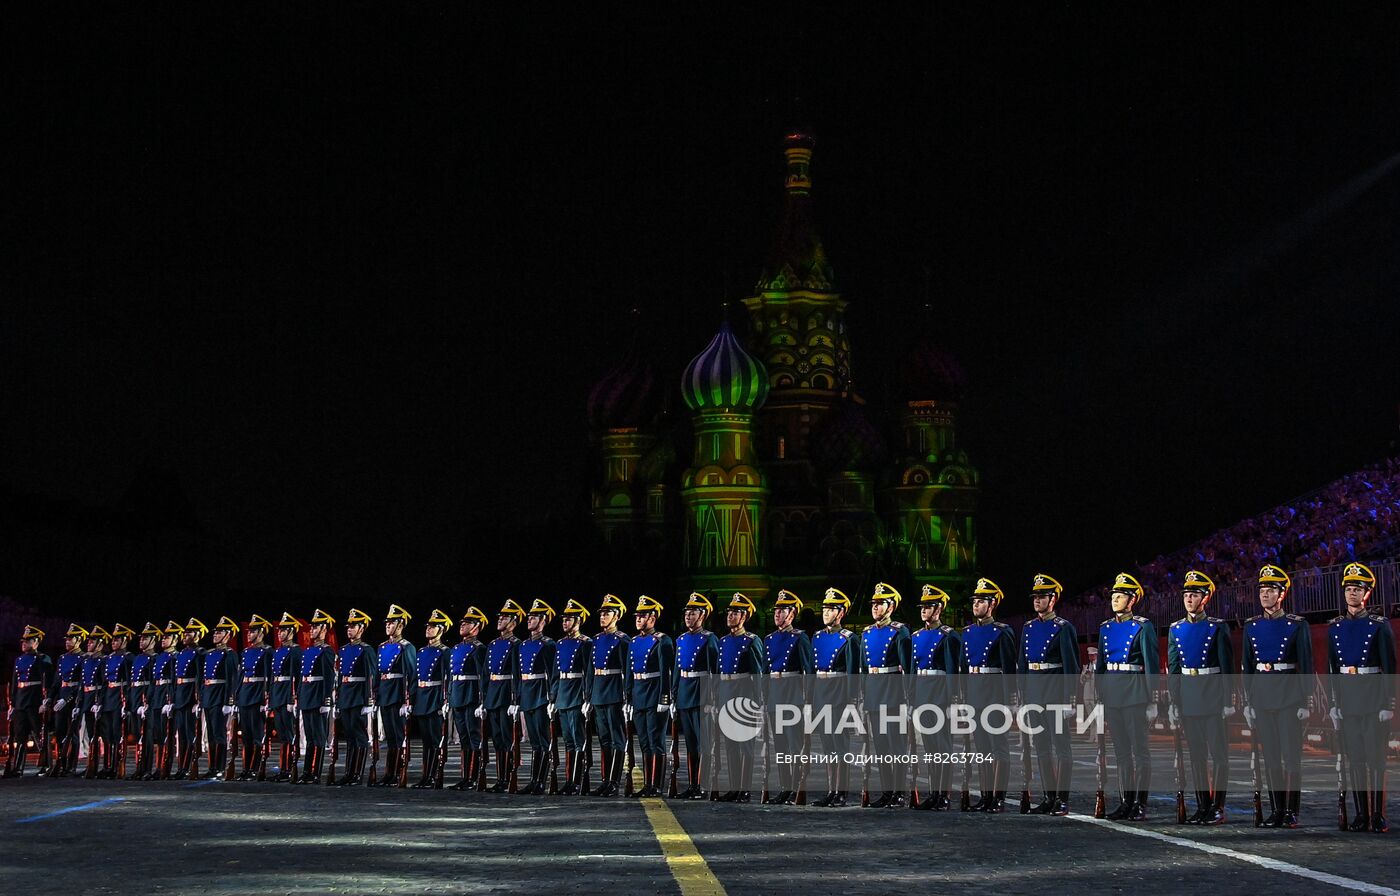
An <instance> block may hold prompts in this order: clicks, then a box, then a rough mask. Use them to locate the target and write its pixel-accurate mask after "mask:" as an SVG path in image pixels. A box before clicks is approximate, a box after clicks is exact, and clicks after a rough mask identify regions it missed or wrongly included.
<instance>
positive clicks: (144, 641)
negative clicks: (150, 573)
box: [126, 622, 165, 781]
mask: <svg viewBox="0 0 1400 896" xmlns="http://www.w3.org/2000/svg"><path fill="white" fill-rule="evenodd" d="M164 634H165V633H164V632H162V631H161V630H160V626H158V625H156V624H155V623H154V622H147V623H146V625H145V626H144V627H143V628H142V629H141V637H140V638H139V639H138V640H137V646H138V647H140V648H141V652H140V653H138V654H136V655H135V656H133V657H132V658H131V690H130V695H129V696H128V698H127V701H126V728H127V730H128V731H133V732H135V733H136V767H135V768H134V769H132V771H131V774H129V775H127V776H126V779H127V780H128V781H144V780H146V776H147V775H148V774H150V771H151V769H153V768H154V767H155V744H154V743H153V742H152V740H151V738H150V732H149V731H148V730H147V724H146V719H147V718H148V717H149V716H152V715H155V716H159V715H160V710H155V711H154V712H152V711H151V702H150V701H151V682H152V681H153V680H154V678H153V675H152V673H153V672H154V670H155V660H156V648H158V647H159V646H160V641H161V637H162V636H163V635H164ZM162 705H163V704H162Z"/></svg>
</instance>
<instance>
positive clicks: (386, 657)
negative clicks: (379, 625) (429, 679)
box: [377, 641, 418, 706]
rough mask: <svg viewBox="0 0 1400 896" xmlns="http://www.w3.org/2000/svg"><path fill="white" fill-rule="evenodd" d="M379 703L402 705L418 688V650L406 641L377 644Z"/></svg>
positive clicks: (381, 704) (382, 704)
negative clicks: (405, 698)
mask: <svg viewBox="0 0 1400 896" xmlns="http://www.w3.org/2000/svg"><path fill="white" fill-rule="evenodd" d="M378 659H379V688H378V691H377V693H378V695H379V705H380V706H402V705H403V703H404V697H405V695H407V697H408V699H410V700H411V699H413V692H414V691H416V690H418V686H417V681H418V650H417V648H415V647H414V646H413V645H412V644H410V643H408V642H407V641H385V642H384V643H383V644H380V645H379V652H378Z"/></svg>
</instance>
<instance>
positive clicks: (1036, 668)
mask: <svg viewBox="0 0 1400 896" xmlns="http://www.w3.org/2000/svg"><path fill="white" fill-rule="evenodd" d="M1064 667H1065V664H1064V663H1026V668H1027V669H1029V670H1031V671H1032V672H1044V671H1045V670H1046V669H1063V668H1064Z"/></svg>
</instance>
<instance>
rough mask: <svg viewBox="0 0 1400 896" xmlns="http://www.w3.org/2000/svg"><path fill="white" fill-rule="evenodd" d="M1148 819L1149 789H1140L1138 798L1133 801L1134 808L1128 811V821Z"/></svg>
mask: <svg viewBox="0 0 1400 896" xmlns="http://www.w3.org/2000/svg"><path fill="white" fill-rule="evenodd" d="M1146 820H1147V791H1146V790H1139V791H1138V792H1137V799H1135V800H1134V801H1133V810H1132V811H1131V812H1129V813H1128V821H1146Z"/></svg>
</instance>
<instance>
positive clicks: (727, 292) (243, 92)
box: [0, 3, 1400, 597]
mask: <svg viewBox="0 0 1400 896" xmlns="http://www.w3.org/2000/svg"><path fill="white" fill-rule="evenodd" d="M847 6H848V7H850V9H849V11H845V12H825V13H822V12H818V11H817V10H816V8H815V7H814V6H813V5H788V6H779V7H778V8H775V9H773V10H765V11H761V12H757V11H752V10H749V11H738V10H727V11H726V10H717V9H712V8H707V10H706V11H705V12H704V13H700V12H695V11H693V10H694V8H693V7H687V10H688V11H687V12H684V13H675V12H671V11H663V8H662V7H656V8H653V9H652V11H650V12H649V13H647V14H645V15H642V14H637V13H610V12H608V11H606V10H602V9H598V8H593V7H589V8H587V9H580V10H575V11H573V12H569V13H566V14H563V15H562V16H561V15H560V14H554V13H551V14H545V13H544V12H543V11H541V12H540V13H538V14H535V15H530V16H528V17H527V16H525V15H523V14H510V15H508V16H507V14H505V13H502V14H500V15H501V16H502V17H499V18H498V17H492V16H491V15H488V14H485V13H483V12H481V11H477V12H475V13H473V14H472V15H471V16H469V17H467V16H459V15H457V14H448V13H445V12H433V11H431V8H429V7H425V6H421V5H414V6H412V7H411V9H412V11H400V12H394V13H384V12H375V11H373V10H372V9H371V8H370V7H367V6H359V5H343V6H337V7H335V8H334V9H332V8H330V7H327V8H325V9H324V10H323V11H322V12H321V13H317V14H312V13H309V12H305V11H303V12H291V11H288V10H287V9H279V10H278V11H276V12H272V11H264V12H248V11H236V12H235V11H228V12H225V13H222V15H223V16H224V17H223V18H211V17H210V15H211V14H210V12H209V11H208V10H205V11H203V12H200V13H194V12H189V11H184V10H181V9H180V8H177V7H171V8H167V9H164V10H163V11H159V12H155V11H150V12H147V13H146V14H144V15H143V17H141V18H139V19H128V18H115V17H114V18H109V19H101V18H94V17H93V16H92V14H91V13H90V12H84V13H83V14H82V15H81V16H79V15H78V14H77V13H74V14H73V18H71V19H70V20H66V21H65V20H61V19H51V20H48V21H45V22H42V23H39V22H36V23H33V24H32V26H31V27H32V30H28V31H26V32H25V33H24V34H22V35H15V37H16V39H17V40H18V42H19V43H22V44H25V49H24V51H23V53H22V55H21V61H22V62H23V63H24V64H23V65H22V66H21V67H20V68H21V69H22V71H23V74H22V75H19V76H17V78H18V79H17V80H13V79H12V81H11V87H10V90H9V91H8V92H9V93H10V94H11V97H12V100H16V101H17V102H13V103H12V104H11V109H10V114H9V115H7V118H8V119H9V120H10V124H11V126H10V127H8V128H7V129H6V130H7V132H8V137H7V143H9V146H8V147H7V149H6V151H5V155H6V158H7V160H8V162H9V164H7V166H6V168H7V175H8V176H7V178H6V181H7V187H8V189H7V190H6V191H5V192H6V202H5V210H4V222H5V232H4V234H3V237H4V243H5V245H6V247H7V252H6V257H7V261H8V263H7V264H5V265H4V266H3V277H4V280H3V284H2V285H0V288H3V292H4V295H5V303H4V306H5V311H4V318H3V326H2V327H0V412H3V417H0V419H3V420H4V439H3V454H2V455H0V479H3V480H4V481H5V482H7V483H8V484H9V485H10V486H12V487H13V488H15V489H17V490H20V491H27V492H33V493H38V494H42V495H50V496H54V497H66V498H73V499H76V500H78V501H81V502H85V503H92V504H100V503H106V502H111V501H114V500H115V499H116V497H117V496H118V495H120V494H121V492H122V491H123V489H125V488H126V486H127V484H128V483H129V482H130V481H131V478H132V476H133V473H134V471H135V469H136V467H137V465H138V464H140V463H143V462H159V463H165V464H169V465H172V466H173V467H174V468H175V469H177V470H178V472H179V475H180V478H181V481H182V482H183V484H184V487H185V489H186V491H187V492H188V494H189V496H190V498H191V500H192V501H193V503H194V505H195V508H196V510H197V512H198V514H199V517H200V519H201V520H202V522H203V523H204V525H206V526H207V527H208V528H209V529H210V530H211V531H212V532H214V533H215V534H216V535H217V537H218V538H219V540H220V541H221V542H222V543H223V544H224V546H225V547H226V548H227V549H228V550H229V552H230V553H231V555H232V558H233V560H232V568H231V571H230V572H231V579H230V585H231V586H233V587H238V588H251V589H270V590H302V591H309V592H324V593H327V594H341V595H347V596H354V597H358V596H365V597H375V596H386V595H395V594H405V593H414V592H416V591H423V590H433V589H444V588H451V589H462V590H465V591H467V592H468V593H471V592H473V591H474V590H476V589H477V585H478V584H479V582H480V581H491V582H496V581H499V577H500V575H501V570H499V569H496V568H493V564H495V563H496V562H497V558H495V557H493V556H490V555H482V554H475V553H474V552H473V548H472V546H471V545H470V544H468V545H467V547H466V549H465V552H464V547H463V545H464V542H466V540H467V539H468V533H469V532H470V531H472V527H473V526H474V525H475V526H478V527H479V526H480V525H481V524H482V523H491V524H493V525H498V526H500V527H502V528H506V529H509V528H511V527H518V526H522V525H525V524H529V523H532V522H537V521H538V520H540V519H541V518H542V517H544V516H545V515H547V514H551V513H553V514H557V515H560V516H568V515H569V514H575V513H577V510H578V508H579V507H580V506H581V504H582V502H583V501H585V500H586V489H587V484H588V483H587V476H586V473H585V462H586V454H585V452H586V448H587V440H586V434H585V421H584V402H585V397H586V395H587V392H588V388H589V385H590V384H591V383H592V382H593V381H594V380H595V379H596V378H597V377H598V376H599V375H601V374H602V373H603V372H604V371H605V370H606V369H607V367H608V366H609V365H610V363H614V362H615V361H616V360H617V358H618V356H619V354H620V353H621V352H623V351H624V350H625V349H626V347H627V345H628V342H629V340H630V338H631V324H630V323H629V315H628V314H627V311H628V309H629V308H631V307H633V306H636V307H638V308H640V309H641V312H642V320H643V323H642V332H643V334H644V336H645V339H646V340H647V344H648V346H649V348H650V350H651V352H652V353H653V356H654V357H655V358H656V359H657V362H658V363H659V364H660V365H662V367H663V368H664V369H665V370H666V371H667V373H666V375H667V377H668V378H669V379H673V380H674V379H678V375H679V371H680V369H681V368H682V367H683V365H684V364H685V362H686V361H687V360H688V359H689V358H690V357H691V356H692V355H694V354H695V353H696V352H698V351H699V350H700V349H701V348H702V347H703V346H704V345H705V344H706V342H707V341H708V340H709V338H710V337H711V335H712V334H713V333H714V330H715V329H716V327H717V326H718V324H719V322H720V319H721V314H722V311H721V307H722V303H723V302H724V301H725V300H726V299H728V300H731V301H737V300H738V299H740V298H742V297H743V296H745V295H747V294H748V293H749V290H750V289H751V287H752V285H753V283H754V281H755V280H756V278H757V274H758V268H759V264H760V262H761V259H762V255H763V253H764V251H765V249H766V248H767V245H768V242H769V239H770V236H771V233H772V231H773V228H774V226H775V224H776V221H777V218H778V215H779V212H780V209H781V201H782V186H781V185H782V176H783V161H782V156H781V152H780V139H781V136H782V134H783V133H785V131H786V130H787V129H788V128H790V127H791V126H792V125H793V124H794V123H798V122H801V123H805V124H809V125H810V126H812V127H813V128H814V129H815V133H816V135H817V139H818V144H817V148H816V154H815V157H814V161H813V167H812V174H813V178H814V183H815V189H814V196H815V198H816V201H817V206H818V210H819V215H820V230H821V233H822V235H823V237H824V241H825V244H826V248H827V251H828V253H829V255H830V257H831V258H832V261H833V265H834V267H835V271H836V276H837V283H838V286H839V288H840V289H841V291H842V293H843V295H844V297H845V298H846V299H847V300H848V301H849V303H850V305H849V312H848V324H849V327H850V331H851V333H852V338H853V342H854V347H853V351H854V362H853V366H854V373H855V380H856V386H857V389H858V390H859V391H861V392H862V393H863V394H865V395H866V396H867V397H868V398H869V399H870V400H871V402H872V404H873V405H875V406H877V407H878V406H880V405H882V404H883V403H884V402H885V401H886V400H887V399H888V395H887V393H886V390H885V386H884V383H885V382H887V381H888V380H889V376H888V371H889V369H890V367H891V365H892V364H893V363H894V362H895V360H896V359H897V358H898V356H899V354H900V352H901V351H902V350H903V348H904V347H905V346H906V345H907V344H908V342H909V340H910V338H911V336H912V335H914V334H915V333H916V332H917V331H918V328H920V327H923V326H928V327H930V328H931V329H932V331H933V332H934V334H935V335H936V336H937V337H938V338H939V339H940V340H941V341H942V343H943V344H944V345H945V346H946V347H947V348H948V349H949V350H951V351H952V352H954V353H955V354H957V355H958V356H959V357H960V358H961V359H962V362H963V364H964V366H965V367H966V368H967V370H968V374H969V380H970V384H971V394H970V397H969V400H968V402H967V403H966V406H965V408H964V412H963V424H962V429H961V434H962V440H963V445H964V447H966V448H967V449H968V451H969V452H970V453H971V455H972V459H973V462H974V463H975V464H976V465H977V466H979V468H980V469H981V471H982V474H983V486H984V503H983V509H982V513H981V516H980V526H981V530H980V531H981V550H982V557H983V561H984V572H986V573H987V574H989V575H991V576H993V577H994V578H997V579H998V580H1000V581H1002V583H1003V584H1004V585H1005V584H1007V582H1016V581H1021V580H1028V579H1029V577H1030V575H1031V573H1033V572H1035V571H1037V570H1039V569H1044V570H1046V571H1050V572H1052V573H1055V574H1057V575H1058V576H1059V577H1060V578H1061V580H1062V581H1064V582H1065V583H1066V585H1067V586H1070V587H1071V588H1077V587H1083V586H1088V585H1092V584H1097V583H1099V581H1100V580H1102V579H1103V578H1104V577H1106V576H1111V575H1112V573H1113V572H1115V571H1117V569H1119V568H1122V567H1125V566H1128V565H1130V564H1132V563H1133V562H1135V561H1145V560H1148V559H1151V558H1152V557H1153V556H1155V555H1157V554H1158V553H1164V552H1167V551H1170V550H1172V549H1174V548H1177V547H1180V546H1182V545H1183V544H1185V543H1187V542H1189V541H1191V540H1194V539H1195V538H1196V537H1199V536H1202V535H1205V534H1208V533H1209V532H1211V531H1213V530H1214V529H1216V528H1218V527H1220V526H1223V525H1226V524H1228V523H1230V522H1233V521H1234V520H1236V519H1239V518H1240V517H1242V516H1246V515H1250V514H1253V513H1256V512H1258V511H1259V510H1262V509H1264V508H1266V507H1269V506H1272V505H1274V504H1276V503H1279V502H1281V501H1283V500H1286V499H1288V498H1291V497H1293V496H1295V495H1298V494H1300V493H1302V492H1306V491H1309V490H1311V489H1312V488H1314V487H1316V486H1318V485H1321V484H1323V483H1325V482H1326V481H1328V480H1330V479H1333V478H1335V477H1337V476H1338V475H1340V474H1343V473H1345V472H1348V471H1350V470H1353V469H1356V468H1357V467H1359V466H1361V465H1363V464H1365V463H1367V462H1370V461H1373V460H1375V459H1377V458H1379V457H1381V456H1383V455H1384V454H1385V453H1386V452H1387V451H1389V450H1391V445H1392V443H1393V442H1394V440H1395V438H1396V423H1397V406H1398V405H1400V364H1397V360H1396V359H1397V355H1396V349H1395V337H1396V334H1397V333H1400V311H1397V308H1400V302H1397V300H1396V297H1397V294H1398V293H1400V253H1398V252H1397V248H1400V247H1397V237H1398V236H1400V227H1397V207H1398V205H1400V171H1391V170H1390V169H1389V168H1388V167H1386V166H1387V165H1388V164H1394V157H1395V155H1396V153H1398V152H1400V115H1397V111H1400V63H1397V58H1396V54H1395V46H1396V35H1397V34H1400V29H1398V28H1397V25H1400V19H1397V18H1395V17H1394V16H1393V15H1392V16H1387V15H1385V14H1382V13H1365V14H1362V13H1358V12H1356V11H1352V12H1350V13H1347V14H1346V15H1345V17H1343V16H1341V15H1339V16H1338V20H1336V21H1330V22H1329V21H1325V20H1308V21H1304V20H1301V19H1297V20H1286V19H1283V18H1280V16H1281V15H1283V13H1282V11H1281V10H1280V9H1278V8H1267V7H1256V8H1255V10H1254V11H1253V12H1252V13H1244V12H1239V13H1232V14H1230V17H1221V14H1220V13H1218V12H1214V11H1212V12H1203V13H1199V14H1196V15H1194V16H1193V15H1191V14H1188V13H1186V12H1183V11H1180V10H1178V9H1176V8H1173V9H1170V10H1166V9H1163V10H1162V11H1161V15H1160V17H1159V18H1155V19H1151V20H1149V19H1146V18H1143V17H1142V15H1143V14H1142V13H1141V12H1140V11H1138V10H1137V9H1133V10H1131V11H1129V10H1127V9H1126V8H1119V9H1117V10H1116V11H1112V12H1105V11H1104V8H1103V7H1100V6H1098V5H1090V4H1078V3H1068V4H1066V3H1060V4H1055V5H1054V6H1053V7H1050V6H1047V7H1046V8H1045V9H1042V10H1039V11H1034V12H1026V11H1024V10H1022V11H1017V12H1016V13H1014V14H1012V13H1005V14H996V13H987V12H985V11H982V10H980V8H979V10H978V11H975V12H974V11H971V10H967V11H951V12H950V11H947V10H941V9H940V10H934V11H931V12H928V13H926V14H924V17H922V18H910V17H909V15H908V14H907V13H901V14H894V13H878V12H877V13H872V12H870V11H869V10H866V9H860V10H859V11H857V10H856V9H855V7H854V6H853V5H850V4H847ZM297 9H304V8H303V7H301V6H299V5H298V7H297ZM195 16H198V18H196V17H195ZM794 97H800V102H794ZM926 271H927V272H928V273H927V275H926V274H925V272H926ZM926 283H927V286H926V285H925V284H926ZM926 296H927V298H928V300H929V301H930V302H931V305H932V309H933V310H932V315H931V319H927V318H926V317H925V315H924V314H923V313H922V312H921V307H922V305H923V304H924V301H925V297H926ZM740 317H742V315H740ZM926 320H927V321H928V322H927V323H926ZM464 553H465V556H466V557H467V558H468V562H467V565H466V568H465V569H464V568H463V565H462V564H463V557H464ZM532 555H533V557H534V558H535V561H536V562H537V563H538V564H539V565H540V566H545V567H547V566H550V565H551V563H552V552H551V547H550V546H549V545H537V546H536V547H535V549H534V550H533V552H532ZM510 562H515V561H510ZM478 573H480V575H481V577H482V578H481V579H478V576H477V574H478ZM509 573H510V575H511V576H512V577H514V579H515V580H516V581H518V582H520V583H521V587H520V589H519V590H520V591H521V592H523V593H529V592H530V591H531V590H532V589H531V588H530V587H529V582H530V579H531V571H530V567H529V566H528V565H525V566H521V567H520V568H518V569H513V570H510V571H509Z"/></svg>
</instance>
